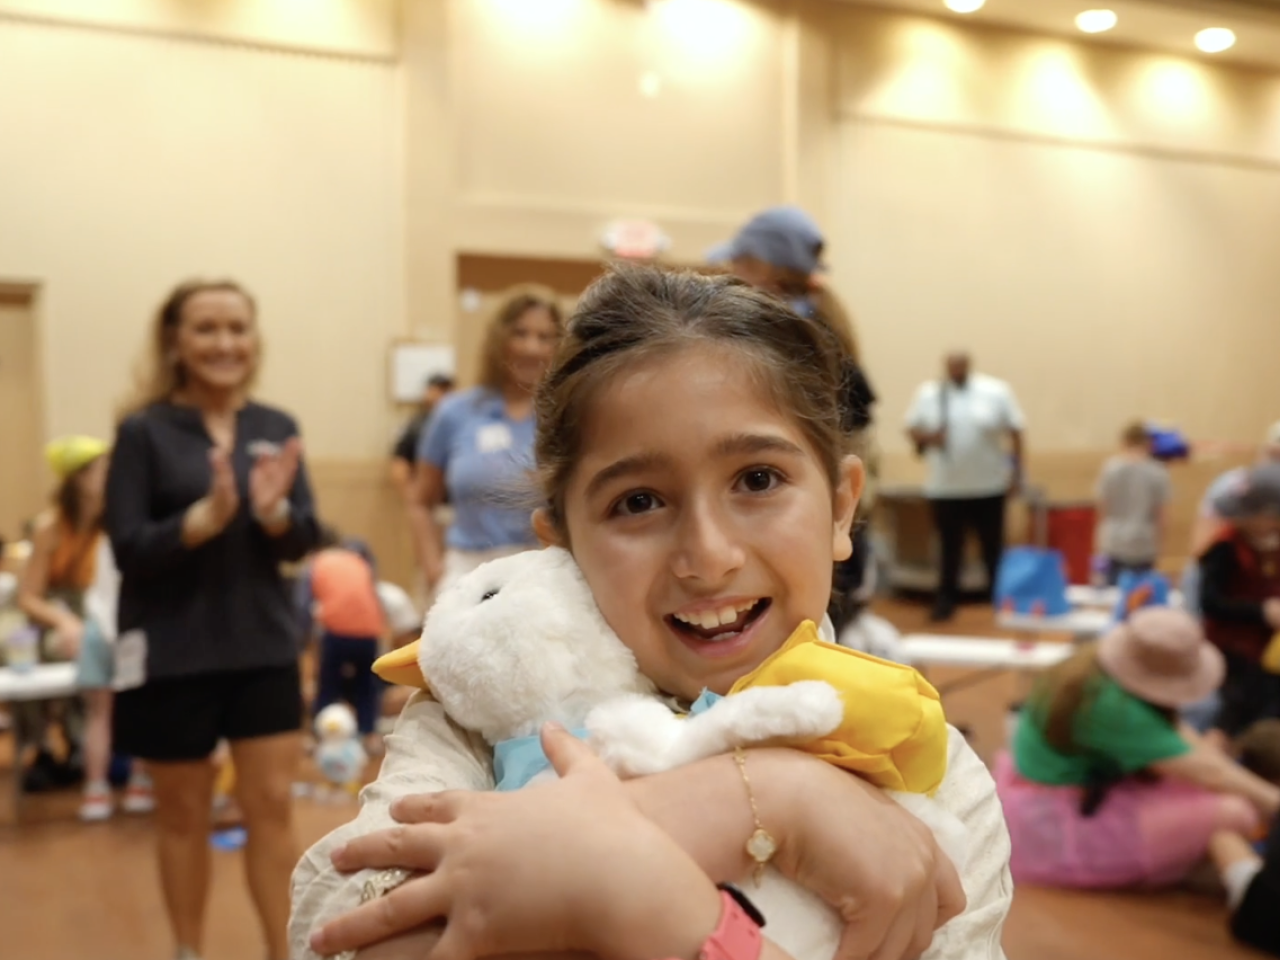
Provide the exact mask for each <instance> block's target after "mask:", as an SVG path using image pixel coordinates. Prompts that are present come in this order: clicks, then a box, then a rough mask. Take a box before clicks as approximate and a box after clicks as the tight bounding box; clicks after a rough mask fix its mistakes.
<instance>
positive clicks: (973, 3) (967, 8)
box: [945, 0, 987, 13]
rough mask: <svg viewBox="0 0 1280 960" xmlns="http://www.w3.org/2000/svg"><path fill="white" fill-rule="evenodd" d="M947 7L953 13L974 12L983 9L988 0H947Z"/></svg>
mask: <svg viewBox="0 0 1280 960" xmlns="http://www.w3.org/2000/svg"><path fill="white" fill-rule="evenodd" d="M945 2H946V4H947V9H948V10H950V11H951V12H952V13H973V12H974V11H975V10H981V9H982V5H983V4H984V3H986V2H987V0H945Z"/></svg>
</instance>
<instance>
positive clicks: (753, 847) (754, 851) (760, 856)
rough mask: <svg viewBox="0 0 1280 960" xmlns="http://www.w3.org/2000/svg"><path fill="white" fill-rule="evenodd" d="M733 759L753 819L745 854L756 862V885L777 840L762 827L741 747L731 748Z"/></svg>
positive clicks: (754, 793)
mask: <svg viewBox="0 0 1280 960" xmlns="http://www.w3.org/2000/svg"><path fill="white" fill-rule="evenodd" d="M733 759H734V762H735V763H737V765H738V772H739V773H741V774H742V783H743V785H744V786H745V787H746V788H747V802H748V803H750V804H751V819H752V820H753V821H755V830H754V831H752V834H751V836H750V837H748V838H747V855H748V856H749V857H751V859H752V860H754V861H755V862H756V866H755V871H754V873H753V877H754V879H755V883H756V886H757V887H758V886H760V881H761V880H762V879H763V878H764V868H765V867H767V866H768V865H769V861H770V860H772V859H773V856H774V854H776V853H777V852H778V841H776V840H774V839H773V835H772V834H771V833H769V831H768V830H766V829H765V828H764V824H763V823H761V822H760V808H759V807H757V806H756V792H755V791H754V790H753V789H752V788H751V778H750V777H749V776H747V755H746V753H744V752H743V750H742V748H741V747H734V748H733Z"/></svg>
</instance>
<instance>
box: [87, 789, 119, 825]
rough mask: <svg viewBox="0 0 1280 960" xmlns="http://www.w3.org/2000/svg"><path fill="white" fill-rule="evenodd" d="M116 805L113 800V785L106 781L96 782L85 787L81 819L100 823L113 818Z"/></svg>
mask: <svg viewBox="0 0 1280 960" xmlns="http://www.w3.org/2000/svg"><path fill="white" fill-rule="evenodd" d="M114 812H115V807H114V805H113V804H112V802H111V787H109V786H108V785H107V784H105V783H94V784H90V785H89V786H87V787H85V790H84V798H83V799H82V800H81V801H80V819H81V820H83V821H84V822H85V823H98V822H100V821H102V820H109V819H111V814H112V813H114Z"/></svg>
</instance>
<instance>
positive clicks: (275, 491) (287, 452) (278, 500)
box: [249, 437, 302, 522]
mask: <svg viewBox="0 0 1280 960" xmlns="http://www.w3.org/2000/svg"><path fill="white" fill-rule="evenodd" d="M301 459H302V441H301V440H300V439H299V438H297V437H290V438H289V439H288V440H287V441H285V444H284V446H283V447H281V448H280V450H279V451H278V452H276V453H261V454H259V455H258V458H257V459H256V460H255V461H254V463H253V468H252V469H251V470H250V471H249V503H250V506H251V507H252V509H253V515H254V516H255V517H257V518H259V520H261V521H267V522H270V521H272V520H273V519H274V518H276V517H277V516H278V515H279V513H280V506H281V504H282V503H283V502H284V501H285V500H286V499H287V498H288V496H289V491H290V490H292V489H293V481H294V478H296V477H297V475H298V464H299V462H300V461H301Z"/></svg>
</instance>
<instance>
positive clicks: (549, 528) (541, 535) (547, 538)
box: [533, 507, 565, 547]
mask: <svg viewBox="0 0 1280 960" xmlns="http://www.w3.org/2000/svg"><path fill="white" fill-rule="evenodd" d="M533 532H534V535H535V536H536V537H537V538H538V543H540V544H541V545H542V546H544V547H563V546H564V545H565V544H564V538H562V537H561V536H560V532H559V531H558V530H556V525H555V521H553V520H552V519H551V511H550V510H548V509H547V508H546V507H539V508H538V509H537V510H535V511H533Z"/></svg>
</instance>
